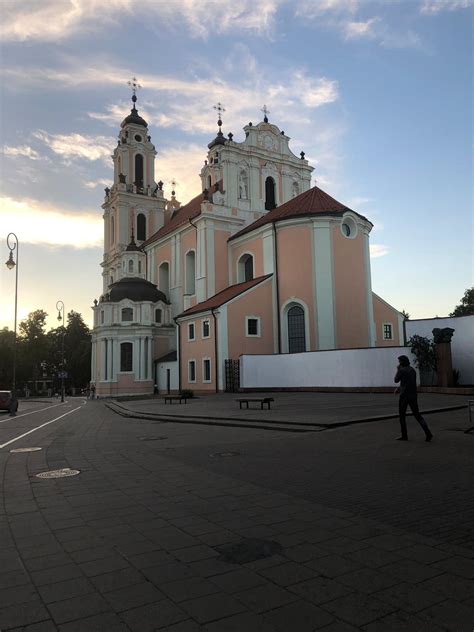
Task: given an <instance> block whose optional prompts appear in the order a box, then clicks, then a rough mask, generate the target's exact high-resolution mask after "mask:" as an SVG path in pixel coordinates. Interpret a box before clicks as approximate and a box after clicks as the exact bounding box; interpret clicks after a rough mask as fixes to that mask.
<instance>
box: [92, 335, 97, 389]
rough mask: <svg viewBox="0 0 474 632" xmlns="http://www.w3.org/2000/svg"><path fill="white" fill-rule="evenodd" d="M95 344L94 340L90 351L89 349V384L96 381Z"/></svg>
mask: <svg viewBox="0 0 474 632" xmlns="http://www.w3.org/2000/svg"><path fill="white" fill-rule="evenodd" d="M96 349H97V342H96V341H95V340H94V342H93V343H92V349H91V382H94V383H95V379H96V377H95V376H96V365H95V363H96V361H97V351H96Z"/></svg>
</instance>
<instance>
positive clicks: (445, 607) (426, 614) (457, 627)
mask: <svg viewBox="0 0 474 632" xmlns="http://www.w3.org/2000/svg"><path fill="white" fill-rule="evenodd" d="M418 616H419V617H420V618H422V619H426V620H427V621H429V623H430V624H433V625H439V626H444V627H446V628H447V629H448V630H450V632H451V631H452V632H472V629H473V622H474V608H472V607H470V606H466V605H464V604H462V603H458V602H456V601H453V600H452V599H448V600H447V601H443V602H442V603H439V604H436V605H435V606H432V607H430V608H427V609H426V610H423V611H422V612H420V613H419V615H418Z"/></svg>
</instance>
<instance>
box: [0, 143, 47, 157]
mask: <svg viewBox="0 0 474 632" xmlns="http://www.w3.org/2000/svg"><path fill="white" fill-rule="evenodd" d="M2 153H3V154H4V155H5V156H11V157H13V158H17V157H22V158H29V159H30V160H39V159H40V158H41V156H40V155H39V153H38V152H37V151H36V150H35V149H33V148H32V147H30V146H29V145H18V147H11V146H8V145H5V146H4V147H3V149H2Z"/></svg>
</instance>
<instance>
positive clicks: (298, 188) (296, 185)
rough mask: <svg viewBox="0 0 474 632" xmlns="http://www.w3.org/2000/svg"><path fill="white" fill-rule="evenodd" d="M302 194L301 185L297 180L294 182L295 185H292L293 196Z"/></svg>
mask: <svg viewBox="0 0 474 632" xmlns="http://www.w3.org/2000/svg"><path fill="white" fill-rule="evenodd" d="M299 194H300V187H299V184H298V183H297V182H293V187H292V197H296V196H297V195H299Z"/></svg>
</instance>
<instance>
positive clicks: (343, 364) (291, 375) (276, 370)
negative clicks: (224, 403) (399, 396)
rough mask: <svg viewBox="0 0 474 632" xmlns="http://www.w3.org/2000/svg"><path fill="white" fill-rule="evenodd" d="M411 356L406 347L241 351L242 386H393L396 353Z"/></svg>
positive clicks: (396, 363) (396, 361)
mask: <svg viewBox="0 0 474 632" xmlns="http://www.w3.org/2000/svg"><path fill="white" fill-rule="evenodd" d="M399 355H406V356H408V357H409V358H410V362H411V364H412V365H413V363H414V358H413V356H412V354H411V352H410V350H409V349H407V348H406V347H378V348H377V347H374V348H368V349H345V350H334V351H310V352H307V353H285V354H282V355H242V356H241V357H240V371H241V373H240V375H241V378H240V385H241V386H242V388H305V387H306V388H311V387H316V386H323V387H328V386H329V387H359V386H361V387H376V386H393V387H395V386H396V385H395V384H394V381H393V378H394V377H395V373H396V369H397V365H398V356H399Z"/></svg>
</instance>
